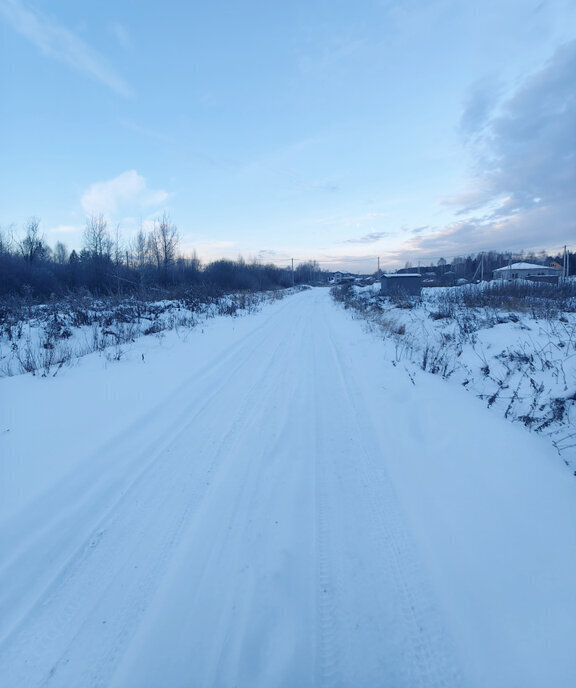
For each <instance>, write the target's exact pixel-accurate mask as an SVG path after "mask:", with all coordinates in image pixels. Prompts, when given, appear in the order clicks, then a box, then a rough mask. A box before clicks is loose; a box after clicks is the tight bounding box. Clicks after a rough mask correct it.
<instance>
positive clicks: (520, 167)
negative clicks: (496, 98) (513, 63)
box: [468, 40, 576, 217]
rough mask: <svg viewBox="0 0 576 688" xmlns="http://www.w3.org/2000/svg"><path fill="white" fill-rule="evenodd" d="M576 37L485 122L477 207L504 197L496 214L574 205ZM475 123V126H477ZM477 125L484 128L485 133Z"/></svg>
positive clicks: (478, 160)
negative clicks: (552, 205) (538, 207)
mask: <svg viewBox="0 0 576 688" xmlns="http://www.w3.org/2000/svg"><path fill="white" fill-rule="evenodd" d="M574 74H576V40H573V41H570V42H569V43H566V44H564V45H563V46H561V47H560V48H559V49H558V50H557V51H556V53H555V54H554V56H553V57H552V59H551V60H550V61H549V62H548V63H547V64H546V65H545V66H544V67H543V69H541V70H540V71H538V72H536V73H535V74H533V75H531V76H530V77H529V78H527V79H526V80H525V81H524V82H523V83H522V84H521V85H520V87H519V88H518V89H517V91H516V92H515V93H514V94H513V95H512V96H510V97H509V98H507V99H506V100H504V101H503V102H502V103H500V105H499V109H498V114H497V115H496V116H493V117H492V118H491V119H489V120H488V121H487V123H486V124H485V125H484V124H483V123H482V117H481V116H480V115H478V116H477V117H476V119H475V120H474V117H472V116H470V117H469V118H468V124H469V130H470V132H474V131H475V132H476V133H478V134H480V133H481V136H480V139H479V143H478V147H477V148H476V150H475V162H476V166H477V168H478V169H479V170H481V171H480V172H479V174H478V176H477V180H476V181H477V194H478V195H477V198H476V201H475V205H474V207H481V206H482V205H483V204H488V203H490V202H494V201H497V200H498V199H499V198H502V197H505V198H506V199H507V200H506V204H505V205H502V206H501V207H500V208H498V209H497V210H496V211H495V217H496V216H497V215H507V214H510V213H511V211H512V212H513V213H514V214H518V213H522V212H526V211H528V210H530V209H532V208H533V207H535V206H536V205H537V204H543V205H547V204H552V203H553V204H555V205H558V204H559V205H568V206H571V201H572V199H573V197H574V189H575V188H576V126H575V124H574V123H575V122H576V91H575V90H574ZM473 124H474V125H475V126H476V129H475V130H474V127H473ZM478 127H484V131H483V132H480V130H479V129H478Z"/></svg>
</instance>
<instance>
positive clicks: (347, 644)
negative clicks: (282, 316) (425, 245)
mask: <svg viewBox="0 0 576 688" xmlns="http://www.w3.org/2000/svg"><path fill="white" fill-rule="evenodd" d="M323 315H324V314H323ZM324 318H325V325H324V327H323V331H324V332H325V340H326V341H327V343H328V347H327V349H328V350H327V351H326V354H328V356H329V357H330V358H331V362H330V368H331V369H332V372H333V375H334V377H335V378H336V379H337V381H338V387H339V389H340V391H341V393H340V394H338V395H337V398H336V399H334V398H333V399H332V403H333V404H338V405H339V415H340V418H341V419H342V418H347V419H348V425H347V430H348V432H349V433H350V442H349V445H348V446H349V449H350V451H351V452H353V455H352V456H349V457H347V458H346V459H345V460H341V461H339V462H336V461H334V462H333V463H332V464H331V465H330V469H331V472H332V475H331V476H329V475H327V477H326V479H327V480H330V479H332V481H333V485H332V489H330V490H327V489H326V487H325V490H324V494H323V496H322V497H321V500H322V502H323V503H324V507H323V509H324V510H328V511H330V509H332V516H331V517H330V516H329V517H328V518H327V517H325V516H322V515H321V517H320V518H321V520H320V532H321V533H322V530H323V529H325V528H326V526H323V525H322V521H323V520H324V522H326V521H328V522H329V523H331V524H332V527H334V526H335V525H336V524H337V523H338V518H337V517H336V510H337V509H339V508H340V509H341V508H342V506H343V502H344V499H345V493H346V492H348V493H349V494H351V495H352V497H353V498H354V511H353V516H354V520H355V521H356V525H357V526H358V527H359V528H362V529H364V533H363V538H362V539H363V540H364V542H365V545H364V551H362V550H358V549H357V551H356V554H357V555H359V556H362V555H364V556H365V557H366V561H365V562H364V563H365V564H367V562H368V556H369V561H370V565H369V566H364V568H363V570H362V571H357V572H356V573H357V574H359V575H358V576H357V582H358V584H359V585H364V586H365V587H366V589H365V591H362V590H358V591H356V592H355V593H354V594H352V595H351V596H350V597H351V599H352V600H353V605H351V600H350V599H348V600H347V599H346V595H345V594H344V591H343V590H342V583H340V581H339V577H340V576H339V574H340V575H341V568H340V565H339V562H338V559H341V558H342V551H340V552H339V551H338V550H339V549H340V550H342V543H337V535H336V533H334V534H333V536H332V539H330V537H329V534H324V535H323V536H321V539H320V551H321V561H322V564H321V570H324V571H326V573H325V574H324V577H322V576H321V580H320V592H319V594H320V595H324V597H325V598H326V599H325V600H324V601H323V602H322V597H321V607H320V611H321V614H320V632H321V647H322V652H321V657H322V674H321V682H320V683H321V685H326V686H336V685H344V686H348V685H349V686H353V685H394V686H402V687H404V686H409V687H410V688H413V687H414V688H417V687H421V688H432V687H433V688H440V687H442V688H448V687H456V686H459V685H461V683H460V679H459V675H458V670H457V668H456V666H455V663H454V660H453V651H452V648H451V644H450V642H449V641H448V639H447V637H446V634H445V631H444V629H443V624H442V619H441V616H440V614H439V612H438V610H437V609H436V608H435V607H434V604H433V601H432V600H433V595H432V592H431V590H430V588H429V586H428V584H427V581H426V576H425V573H424V571H423V569H422V566H421V564H420V563H419V560H418V555H417V551H416V549H415V546H414V545H413V543H412V541H411V538H410V536H409V533H408V531H407V526H406V524H405V521H404V519H403V516H402V512H401V508H400V505H399V503H398V499H397V497H396V495H395V493H394V488H393V486H392V484H391V482H390V480H389V478H388V477H387V476H386V473H385V470H384V466H383V450H382V445H381V444H380V443H379V442H378V441H376V435H375V432H374V430H375V429H374V427H373V426H371V424H370V423H369V422H368V421H367V418H368V414H367V413H366V409H365V408H363V404H362V396H361V394H360V393H359V391H358V389H357V387H356V385H355V381H354V379H353V377H352V373H351V371H350V367H349V366H348V365H347V363H346V362H345V361H344V360H343V358H342V353H341V350H340V348H339V346H338V342H336V341H335V340H334V330H333V328H332V327H331V326H330V322H329V321H328V320H327V318H326V317H325V315H324ZM341 427H343V426H342V424H341ZM323 456H324V457H325V458H326V457H330V456H332V453H331V452H329V451H328V452H327V451H324V452H323ZM351 458H353V460H350V459H351ZM354 490H355V494H354ZM339 492H340V496H341V499H340V500H339V501H338V503H336V499H337V498H335V495H338V493H339ZM321 494H322V493H321ZM327 495H331V496H332V503H330V498H329V497H328V496H327ZM342 498H344V499H342ZM348 544H350V543H348ZM330 548H332V551H331V552H330V551H329V550H330ZM322 550H328V551H324V552H322ZM330 557H331V558H332V561H331V562H330ZM326 560H328V561H326ZM347 568H348V576H347V578H348V583H350V580H351V579H352V580H353V578H352V576H350V575H349V572H350V569H351V568H353V567H351V566H350V564H348V565H347ZM331 579H332V580H331ZM354 605H356V606H357V607H358V608H360V609H361V610H362V613H361V614H360V615H359V614H358V613H357V611H358V608H357V609H353V606H354ZM346 607H351V608H352V613H351V614H350V615H349V617H348V618H346V617H345V615H344V612H345V609H346ZM371 608H372V609H371ZM372 610H375V614H374V612H373V613H372V615H371V611H372ZM360 617H361V618H360ZM353 624H356V626H355V627H354V628H352V626H353ZM361 624H365V625H367V627H368V629H369V635H370V636H371V638H370V643H369V644H368V645H366V646H365V647H364V648H363V649H362V648H358V643H357V641H355V640H354V636H355V635H360V636H361V637H365V633H364V634H362V633H361V632H360V631H359V626H360V625H361ZM346 629H347V630H348V634H347V638H345V637H343V633H342V632H343V630H346ZM338 630H339V631H340V637H339V636H338ZM355 631H358V633H355ZM359 649H360V650H361V651H362V652H363V654H364V665H363V666H362V664H361V663H360V664H359V662H358V661H354V660H353V659H351V657H350V651H352V652H354V650H355V651H356V652H358V651H359ZM370 653H371V655H370ZM357 659H358V658H357ZM351 666H354V667H356V671H358V667H359V666H361V667H362V669H360V673H356V675H350V673H349V671H350V667H351Z"/></svg>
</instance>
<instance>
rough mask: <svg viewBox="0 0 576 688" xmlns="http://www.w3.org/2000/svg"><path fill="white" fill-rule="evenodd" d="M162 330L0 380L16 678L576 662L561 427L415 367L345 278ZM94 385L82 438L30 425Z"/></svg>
mask: <svg viewBox="0 0 576 688" xmlns="http://www.w3.org/2000/svg"><path fill="white" fill-rule="evenodd" d="M166 344H167V345H166V346H164V348H160V347H158V348H157V349H155V350H154V351H152V352H150V353H148V352H146V364H144V363H143V359H144V357H143V356H142V357H141V355H140V352H139V351H134V352H133V354H134V355H133V357H132V359H129V360H126V361H123V362H121V363H119V364H117V366H116V367H115V366H108V367H106V368H104V369H101V370H99V372H98V373H97V374H95V369H96V367H97V366H98V365H100V366H101V363H100V360H99V359H97V358H96V357H94V360H93V362H92V363H90V362H86V363H85V364H82V365H80V366H79V367H78V368H76V369H74V370H70V371H68V372H67V373H66V374H65V375H62V376H60V377H59V378H55V379H53V380H46V381H41V380H30V378H29V377H28V378H24V377H23V378H22V379H21V380H18V379H15V378H12V379H10V380H5V381H2V385H3V386H2V388H1V394H2V405H3V406H4V405H6V406H8V405H9V406H10V411H9V413H8V412H7V413H6V414H4V415H3V416H2V419H1V420H2V434H0V442H2V444H3V447H4V448H3V449H2V445H0V449H2V451H3V452H4V455H5V456H8V457H10V458H9V460H8V461H9V462H10V461H11V462H12V464H13V465H12V464H7V465H9V471H7V470H6V469H5V470H4V474H3V475H4V477H3V482H2V490H3V492H4V496H5V497H6V499H7V500H8V501H10V499H12V502H13V503H12V506H11V509H10V510H9V511H8V513H7V515H6V517H5V518H4V520H3V521H2V522H1V523H0V537H1V543H2V550H1V551H2V560H1V561H0V683H1V685H2V686H6V687H7V688H20V687H26V688H34V687H36V686H49V687H62V688H65V687H70V688H72V687H74V688H77V687H78V688H79V687H82V688H85V687H92V686H110V687H114V688H126V687H128V688H131V687H134V688H163V687H167V688H185V687H186V688H192V687H193V688H196V687H200V688H204V687H209V686H210V687H212V686H219V687H220V686H221V687H232V686H238V687H246V688H248V687H249V688H258V687H262V688H268V687H272V686H273V687H276V686H286V687H294V688H305V687H306V686H310V687H313V686H314V687H315V686H347V687H348V686H349V687H351V688H356V687H360V688H363V687H364V686H366V687H373V686H385V687H386V688H419V687H422V688H423V687H440V686H442V687H454V688H468V687H470V688H488V687H489V688H500V687H502V688H511V687H514V686H518V687H522V688H530V687H533V688H540V687H541V686H544V685H546V686H550V687H551V688H568V687H569V686H573V685H576V653H574V651H573V639H574V638H576V593H575V588H574V581H575V580H576V481H575V480H574V479H573V478H572V477H571V476H570V475H569V473H567V471H566V470H565V467H564V466H563V464H562V462H561V461H560V460H559V459H558V457H557V456H556V455H555V454H554V452H553V451H552V450H551V449H549V448H548V446H547V445H546V443H545V442H543V441H542V440H541V439H540V438H538V437H535V436H531V435H528V434H527V433H526V432H525V431H524V430H522V429H520V428H518V427H516V426H512V425H511V424H509V423H507V422H506V421H504V420H503V419H500V418H496V417H495V416H493V415H491V414H490V412H489V411H487V410H486V409H485V408H483V406H482V405H481V404H480V402H478V401H477V400H476V399H474V398H473V397H471V396H469V395H466V393H465V392H464V391H462V390H460V389H457V388H452V387H451V386H450V385H447V384H446V383H444V382H442V381H441V380H439V379H436V378H434V377H431V376H428V375H427V374H424V373H421V374H418V375H416V377H415V378H414V383H415V384H412V383H411V381H410V378H409V377H408V375H407V374H406V372H405V371H404V370H401V369H399V368H395V367H393V366H392V365H391V364H390V363H389V362H387V361H385V360H384V359H383V356H382V349H381V346H380V344H379V342H378V341H376V340H375V339H374V338H373V337H371V336H370V335H368V334H365V333H364V332H363V331H362V327H361V324H360V323H359V322H356V321H353V320H352V319H351V318H350V316H349V314H348V313H346V312H345V311H343V310H341V309H340V308H339V307H337V306H335V305H334V304H333V303H332V302H331V300H330V297H329V294H328V291H327V290H322V289H316V290H310V291H308V292H304V293H301V294H298V295H295V296H293V297H290V298H288V299H286V300H284V301H281V302H279V303H277V304H274V305H272V306H269V307H267V308H266V309H265V310H264V311H262V312H260V313H258V314H255V315H252V316H249V317H245V318H242V319H239V320H236V319H235V320H232V319H228V320H222V321H218V322H214V323H213V324H212V325H211V326H210V327H208V328H207V330H206V332H205V333H204V332H194V333H192V335H191V336H190V338H189V339H188V340H187V341H185V342H180V341H178V342H172V341H171V340H170V341H169V342H167V343H166ZM104 378H105V380H106V382H103V379H104ZM114 380H117V381H118V380H120V381H122V382H121V384H120V386H119V387H118V388H117V390H116V391H115V393H114V394H112V395H111V396H112V397H113V402H112V403H111V406H110V409H112V410H110V409H108V410H107V409H105V408H98V406H97V401H98V392H97V389H98V385H99V384H100V385H103V384H106V385H107V387H106V389H107V390H108V392H107V393H108V396H110V393H109V389H110V387H109V386H110V385H113V383H114ZM91 384H93V385H94V390H95V392H94V395H95V401H93V403H92V404H90V403H89V402H87V409H88V410H87V411H86V413H89V414H91V415H92V419H93V422H92V424H90V423H88V422H83V421H82V420H81V419H80V420H79V421H78V423H79V424H80V426H81V427H82V428H85V430H84V433H85V434H84V438H83V439H84V441H81V440H82V438H80V440H78V439H77V440H69V438H68V440H69V441H68V440H67V438H66V437H62V436H61V433H60V434H57V433H55V432H54V433H53V434H52V435H51V434H50V433H49V432H48V430H46V433H44V436H43V437H42V438H37V439H36V441H35V442H34V441H32V440H31V439H30V437H29V435H30V434H31V433H33V432H34V428H35V427H36V428H39V429H40V428H42V421H41V418H42V414H43V413H45V412H46V411H45V409H46V405H47V403H49V400H50V399H54V403H56V400H57V403H58V404H59V410H60V413H61V414H62V415H63V416H64V417H65V418H66V417H68V418H71V419H74V418H75V417H76V416H77V415H78V410H77V409H78V406H79V405H80V403H81V400H82V399H83V398H86V397H90V395H91V391H90V385H91ZM34 385H36V388H34ZM128 385H131V387H130V389H131V391H128V389H127V388H128ZM34 389H36V391H35V392H31V390H34ZM150 390H152V392H150ZM154 390H155V391H154ZM94 414H97V416H96V418H94ZM24 416H25V418H26V420H25V421H24V420H23V419H22V417H24ZM35 419H36V422H35ZM71 422H72V423H74V420H72V421H71ZM90 428H92V430H90ZM39 431H40V430H39ZM70 432H72V430H70ZM26 435H28V436H27V437H26ZM70 444H71V445H72V446H73V448H74V451H73V452H70V451H68V453H67V449H66V447H67V446H70ZM23 448H24V449H23ZM42 456H45V457H50V461H51V462H54V470H53V471H51V470H50V469H47V467H46V466H45V465H42ZM59 456H62V457H63V458H62V462H61V465H59V458H58V457H59ZM17 464H21V465H23V466H24V468H22V467H18V465H17ZM10 471H11V472H12V473H11V475H12V480H8V479H7V478H6V476H7V475H8V472H10ZM26 471H30V473H31V475H30V482H31V485H33V488H30V494H29V495H28V496H27V495H25V494H24V495H22V496H21V498H20V501H19V502H18V500H17V499H15V498H11V497H9V496H8V494H7V490H8V489H10V490H14V489H18V488H17V487H15V485H14V484H13V481H14V477H13V476H14V475H16V476H20V478H19V480H21V481H23V480H24V479H25V478H24V476H25V472H26ZM34 472H36V473H37V474H38V475H41V476H43V477H42V478H38V477H35V476H34V475H33V473H34ZM22 489H23V491H24V492H25V489H24V488H22Z"/></svg>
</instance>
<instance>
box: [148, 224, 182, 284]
mask: <svg viewBox="0 0 576 688" xmlns="http://www.w3.org/2000/svg"><path fill="white" fill-rule="evenodd" d="M178 242H179V236H178V228H177V227H176V225H175V224H173V223H172V222H171V221H170V218H169V216H168V214H167V213H164V214H163V215H162V217H161V218H159V219H158V220H155V221H154V229H153V230H152V233H151V235H150V241H149V246H150V249H151V251H152V255H153V256H154V259H155V261H156V265H157V266H158V269H159V270H160V271H161V273H162V279H163V280H164V281H167V279H168V272H169V269H170V267H171V266H172V265H174V262H175V260H176V249H177V248H178Z"/></svg>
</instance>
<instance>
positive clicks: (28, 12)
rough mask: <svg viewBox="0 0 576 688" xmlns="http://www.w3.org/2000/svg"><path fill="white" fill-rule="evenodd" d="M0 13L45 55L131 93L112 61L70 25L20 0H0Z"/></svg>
mask: <svg viewBox="0 0 576 688" xmlns="http://www.w3.org/2000/svg"><path fill="white" fill-rule="evenodd" d="M0 14H2V15H4V17H5V19H6V20H7V21H8V23H9V24H10V25H11V26H12V28H13V29H14V30H15V31H17V32H18V33H19V34H21V35H22V36H24V37H25V38H27V39H28V40H29V41H31V42H32V43H33V44H34V45H35V46H36V47H37V48H38V49H39V50H40V52H42V53H43V54H44V55H46V56H48V57H51V58H54V59H55V60H59V61H60V62H63V63H65V64H67V65H68V66H69V67H72V68H74V69H76V70H77V71H79V72H83V73H84V74H87V75H88V76H90V77H91V78H92V79H94V80H96V81H99V82H100V83H102V84H104V85H105V86H107V87H108V88H110V89H112V90H113V91H115V92H116V93H118V94H119V95H121V96H124V97H128V96H130V95H131V89H130V88H129V87H128V85H127V84H126V82H125V81H124V80H123V79H122V78H121V77H120V76H119V75H118V74H117V73H116V70H115V69H114V68H113V67H112V65H110V64H109V63H108V61H107V60H106V59H105V58H104V57H103V56H102V55H100V54H99V53H98V52H97V51H95V50H93V49H92V48H91V47H90V46H89V45H87V44H86V43H85V42H84V41H83V40H82V39H81V38H79V37H78V36H76V34H74V33H73V32H72V31H70V30H69V29H67V28H65V27H64V26H61V25H60V24H58V23H56V22H55V21H54V20H52V19H50V18H48V17H46V16H45V15H44V14H42V13H41V12H39V11H38V10H35V9H27V8H26V7H25V6H24V5H23V4H22V3H21V2H19V0H0Z"/></svg>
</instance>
